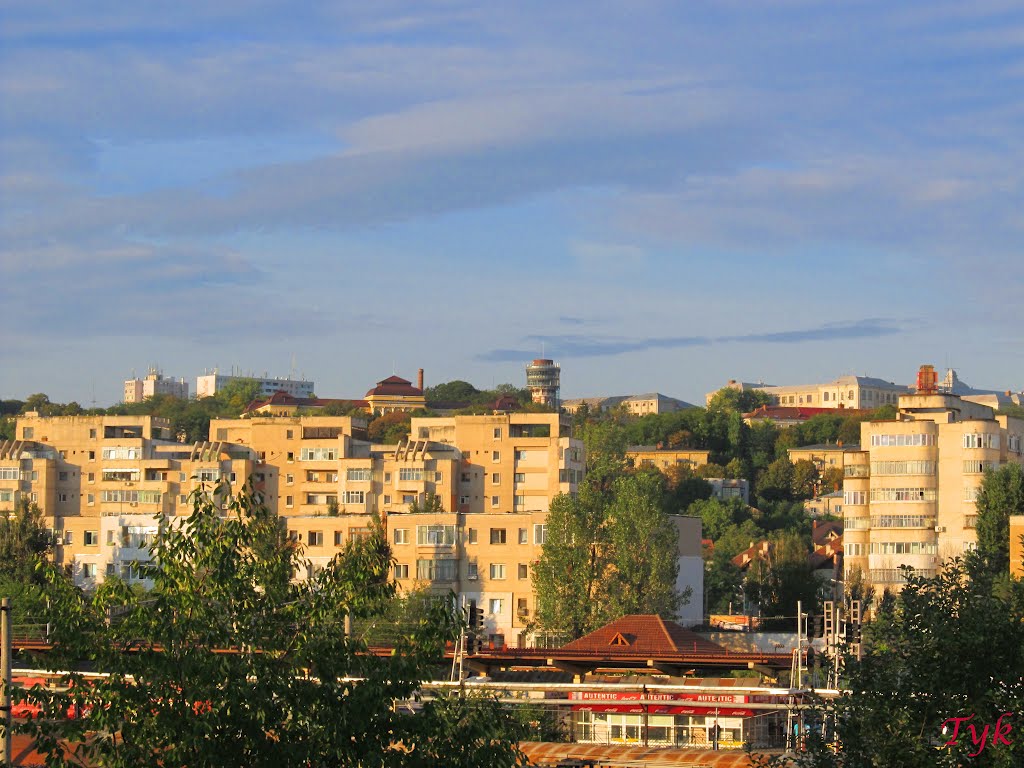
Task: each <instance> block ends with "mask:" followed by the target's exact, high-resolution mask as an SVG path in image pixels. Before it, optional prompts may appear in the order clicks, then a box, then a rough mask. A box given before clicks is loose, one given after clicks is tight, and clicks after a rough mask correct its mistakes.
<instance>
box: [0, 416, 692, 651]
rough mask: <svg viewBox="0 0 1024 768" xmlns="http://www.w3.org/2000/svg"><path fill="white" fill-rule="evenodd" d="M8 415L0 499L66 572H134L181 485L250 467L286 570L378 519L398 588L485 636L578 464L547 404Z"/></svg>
mask: <svg viewBox="0 0 1024 768" xmlns="http://www.w3.org/2000/svg"><path fill="white" fill-rule="evenodd" d="M16 429H17V433H16V439H15V440H12V441H6V442H4V443H2V444H0V509H3V508H11V507H13V505H14V504H16V503H17V502H18V500H19V499H20V498H21V497H22V496H24V497H26V498H28V499H29V500H31V501H33V502H35V503H37V504H38V505H39V507H40V508H41V509H42V511H43V514H44V516H45V519H46V523H47V525H48V526H49V527H50V528H51V529H52V530H53V532H54V540H55V541H56V542H57V543H58V546H57V548H56V551H55V557H56V560H57V562H59V563H60V564H62V565H63V566H64V567H65V569H66V570H67V572H68V573H69V574H70V575H72V576H73V577H74V579H75V582H76V583H77V584H79V585H80V586H83V587H86V588H88V587H91V586H94V585H96V584H97V583H99V582H100V581H102V580H103V579H104V578H107V577H108V576H114V575H116V576H119V577H121V578H124V579H126V580H128V581H135V580H137V579H138V571H137V569H135V568H134V567H133V564H134V563H136V562H137V561H140V560H141V561H144V560H145V559H146V558H147V557H148V554H147V551H146V547H147V546H148V545H149V543H150V542H151V541H152V539H153V537H154V536H155V534H156V532H157V529H158V526H159V521H160V520H161V519H165V518H174V517H180V516H184V515H187V514H189V513H190V512H191V510H192V496H191V494H192V493H193V492H195V491H199V492H201V493H205V494H207V495H213V496H214V497H215V498H216V499H217V500H218V501H227V500H228V499H229V497H231V496H233V495H236V494H238V493H239V492H240V491H241V490H242V489H243V487H244V486H245V484H246V483H247V482H249V480H250V478H252V482H253V483H254V484H255V488H256V490H258V491H259V492H260V493H261V494H262V495H263V497H264V499H265V501H266V503H267V504H268V505H269V506H270V507H271V508H272V509H274V510H275V511H276V512H277V513H278V515H279V516H280V517H281V518H282V519H283V521H284V523H283V524H284V526H285V527H286V530H287V535H288V536H289V537H290V538H291V539H292V540H294V541H296V542H297V543H301V545H302V552H303V555H302V556H303V560H304V564H303V566H302V568H301V569H300V570H299V572H297V573H296V577H297V578H306V577H308V576H309V575H311V574H312V573H314V572H315V571H316V569H318V568H321V567H323V566H324V565H325V564H326V563H328V562H329V561H330V559H331V558H332V557H334V555H335V554H337V553H338V552H339V551H341V550H342V549H343V548H344V546H345V545H346V543H347V542H349V541H350V540H352V539H354V538H359V537H361V536H366V535H368V533H369V530H370V526H371V525H372V524H373V521H374V520H375V519H378V520H380V521H381V522H382V523H383V525H384V527H385V529H386V533H387V536H388V539H389V541H390V542H391V545H392V550H393V555H394V558H395V566H394V578H395V580H396V582H397V583H398V584H399V585H400V587H401V588H403V589H407V590H408V589H414V588H426V589H430V590H436V591H440V592H448V591H449V590H451V591H454V592H455V593H456V594H457V595H459V597H460V598H461V599H463V600H475V601H476V602H477V605H480V606H483V607H484V611H485V628H486V632H487V634H489V635H491V637H492V640H494V641H495V642H508V643H514V642H515V641H516V639H517V636H518V635H521V634H522V633H523V632H524V630H525V628H526V625H527V624H528V623H529V622H530V621H531V619H532V617H533V611H534V598H533V586H532V572H531V569H532V564H533V562H535V561H536V560H537V559H538V558H539V556H540V552H541V547H542V545H543V543H544V537H545V533H546V521H547V510H548V506H549V504H550V502H551V500H552V499H553V498H554V497H555V496H556V495H558V494H559V493H575V492H576V489H577V487H578V484H579V483H580V482H581V481H582V480H583V476H584V468H585V455H584V451H583V445H582V443H581V442H580V441H579V440H576V439H574V438H572V437H571V436H570V435H569V431H568V421H567V420H565V418H564V417H560V416H559V415H557V414H551V413H539V414H538V413H507V414H499V415H493V416H455V417H449V418H414V419H413V420H412V434H411V436H410V438H409V440H407V441H405V442H403V443H400V444H398V445H377V444H372V443H370V442H369V441H368V440H367V439H366V421H365V420H364V419H362V418H359V417H313V416H300V417H253V418H247V419H215V420H213V421H211V424H210V433H209V437H210V439H209V440H208V441H205V442H202V443H197V444H195V445H185V444H182V443H178V442H175V441H174V440H172V439H171V438H172V435H171V434H170V431H171V427H170V424H169V422H167V421H165V420H163V419H160V418H158V417H151V416H86V417H40V416H38V415H36V414H26V415H25V416H23V417H20V418H19V419H18V421H17V425H16ZM696 538H697V539H699V534H698V536H697V537H696ZM687 562H688V561H687ZM698 603H699V601H698Z"/></svg>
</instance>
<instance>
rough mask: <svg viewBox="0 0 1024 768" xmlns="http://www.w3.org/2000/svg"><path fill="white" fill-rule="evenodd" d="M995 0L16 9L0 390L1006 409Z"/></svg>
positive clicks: (1016, 363) (4, 181)
mask: <svg viewBox="0 0 1024 768" xmlns="http://www.w3.org/2000/svg"><path fill="white" fill-rule="evenodd" d="M1022 242H1024V11H1022V10H1021V8H1020V3H1018V2H998V1H994V0H993V1H989V0H977V1H976V2H971V3H963V2H959V0H957V1H956V2H952V1H951V2H946V1H944V0H931V1H930V2H921V3H891V2H869V1H865V2H853V3H843V4H839V3H812V2H803V1H802V0H779V1H778V2H770V1H766V2H758V3H749V2H742V3H741V2H716V3H711V2H687V3H678V2H670V1H667V2H656V1H654V0H627V1H624V2H613V1H611V0H593V2H588V3H551V2H545V3H539V2H537V3H534V2H515V3H504V2H493V3H479V2H461V1H460V0H446V1H443V2H429V1H424V0H421V1H420V2H415V3H404V2H389V1H388V0H382V1H381V2H374V3H365V2H358V3H357V2H351V3H350V2H330V3H317V2H308V3H302V4H295V3H284V2H272V1H271V0H265V1H264V2H249V3H242V2H235V1H233V0H219V1H218V2H217V3H209V2H192V0H180V1H179V2H176V3H174V4H173V6H169V7H161V8H159V10H156V9H154V8H152V7H150V6H147V5H146V4H135V5H134V6H132V5H125V4H124V3H115V2H102V1H100V2H92V3H88V4H76V3H70V4H69V3H66V2H56V1H49V0H31V2H19V1H18V0H12V1H11V2H7V3H5V4H4V5H3V7H2V10H0V266H2V268H3V276H4V277H3V279H2V280H0V317H2V319H3V325H4V328H5V331H6V334H5V337H6V338H5V342H4V344H2V345H0V398H10V397H24V396H26V395H28V394H31V393H33V392H38V391H44V392H47V393H48V394H50V396H51V397H52V398H53V399H55V400H71V399H75V400H79V401H80V402H83V403H87V402H89V401H91V400H92V398H93V397H95V399H96V401H97V402H98V403H99V404H101V405H106V404H109V403H112V402H116V401H117V400H118V399H119V398H120V393H121V382H122V381H123V379H124V378H126V377H128V376H129V375H130V374H131V373H132V371H136V372H138V373H142V372H144V370H145V369H146V367H147V366H149V365H153V364H157V365H159V366H160V367H161V368H162V369H163V370H164V372H165V373H166V374H168V375H172V376H184V377H186V378H188V379H190V380H192V385H193V387H194V378H195V376H196V375H197V374H199V373H201V372H202V371H203V370H204V369H208V368H213V367H215V366H219V367H220V368H221V370H226V369H229V368H231V367H232V366H235V367H239V368H242V369H244V370H250V371H255V372H263V371H267V372H269V373H271V374H272V375H282V374H287V373H288V372H289V371H291V370H293V361H294V371H295V373H296V374H305V375H306V377H307V378H312V379H313V380H314V381H316V382H317V393H318V394H320V395H322V396H337V397H353V396H359V395H361V394H362V393H363V392H365V391H366V389H368V388H369V387H370V386H372V385H373V382H375V381H376V380H378V379H381V378H383V377H385V376H387V375H390V374H391V373H392V372H393V371H394V372H397V373H399V374H401V375H404V376H406V378H410V379H412V378H414V376H415V372H416V369H417V368H418V367H423V368H425V369H426V371H427V374H426V375H427V381H428V384H429V383H437V382H439V381H445V380H450V379H455V378H461V379H467V380H469V381H472V382H474V383H476V384H478V385H479V386H490V385H492V384H496V383H502V382H506V381H511V382H515V383H520V384H521V383H522V382H523V381H524V380H525V374H524V371H523V366H524V365H525V364H526V362H528V360H529V359H531V358H533V357H537V356H540V354H541V350H542V349H543V350H544V353H545V354H546V355H547V356H550V357H554V358H555V359H556V360H558V361H559V362H560V363H561V365H562V382H563V396H566V397H572V396H584V395H598V394H616V393H628V392H645V391H651V390H658V391H661V392H664V393H666V394H669V395H673V396H676V397H681V398H683V399H687V400H691V401H696V402H699V401H700V398H701V397H702V395H703V393H704V392H706V391H708V390H710V389H714V388H716V387H718V386H720V385H722V384H723V383H724V382H725V381H726V380H727V379H729V378H738V379H744V380H763V381H767V382H771V383H778V384H786V383H806V382H811V381H817V380H826V379H831V378H833V377H835V376H838V375H842V374H846V373H860V374H868V375H872V376H878V377H881V378H886V379H890V380H894V381H898V382H901V383H909V382H910V381H911V380H912V378H913V376H914V373H915V372H916V369H917V366H918V365H919V364H921V363H932V364H934V365H936V367H938V368H940V369H941V368H944V367H946V366H947V365H953V366H955V367H956V368H957V369H958V371H959V372H960V375H961V377H962V378H963V379H965V380H966V381H968V382H970V383H971V384H973V385H975V386H979V387H985V388H999V389H1003V388H1013V389H1016V390H1019V389H1021V388H1022V387H1024V371H1022V368H1021V360H1022V359H1024V355H1022V352H1024V349H1022V341H1024V332H1022V325H1021V320H1020V317H1021V315H1020V304H1021V297H1022V293H1024V290H1022V289H1024V277H1022V275H1024V270H1022V264H1024V258H1022V256H1021V244H1022Z"/></svg>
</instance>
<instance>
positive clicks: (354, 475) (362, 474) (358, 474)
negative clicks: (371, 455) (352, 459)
mask: <svg viewBox="0 0 1024 768" xmlns="http://www.w3.org/2000/svg"><path fill="white" fill-rule="evenodd" d="M345 479H346V480H348V481H350V482H364V481H367V480H369V479H370V469H369V468H368V467H350V468H349V469H346V470H345Z"/></svg>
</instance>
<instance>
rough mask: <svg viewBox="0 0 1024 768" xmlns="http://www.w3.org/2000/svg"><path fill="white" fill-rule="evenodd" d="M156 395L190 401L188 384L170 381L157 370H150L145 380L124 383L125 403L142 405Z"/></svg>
mask: <svg viewBox="0 0 1024 768" xmlns="http://www.w3.org/2000/svg"><path fill="white" fill-rule="evenodd" d="M156 395H170V396H171V397H176V398H178V399H179V400H188V382H187V381H185V380H184V379H169V378H167V377H166V376H164V375H163V373H161V372H160V370H159V369H157V368H150V369H149V372H148V373H147V374H146V378H144V379H128V380H126V381H125V383H124V401H123V402H126V403H141V402H142V401H143V400H146V399H147V398H150V397H155V396H156Z"/></svg>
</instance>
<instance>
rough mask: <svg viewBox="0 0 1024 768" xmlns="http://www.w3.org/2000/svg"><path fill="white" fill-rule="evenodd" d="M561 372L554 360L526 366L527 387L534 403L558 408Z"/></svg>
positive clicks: (534, 362)
mask: <svg viewBox="0 0 1024 768" xmlns="http://www.w3.org/2000/svg"><path fill="white" fill-rule="evenodd" d="M561 372H562V369H561V368H559V367H558V365H556V364H555V361H554V360H534V361H533V362H532V363H530V364H529V365H528V366H526V387H527V389H529V390H530V394H531V395H532V398H533V402H535V403H540V404H541V405H545V406H547V407H549V408H556V409H557V408H558V404H559V397H558V395H559V389H560V388H561Z"/></svg>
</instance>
